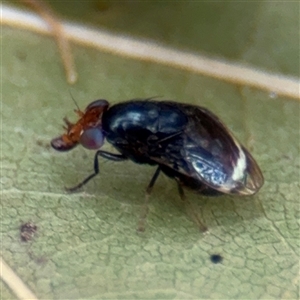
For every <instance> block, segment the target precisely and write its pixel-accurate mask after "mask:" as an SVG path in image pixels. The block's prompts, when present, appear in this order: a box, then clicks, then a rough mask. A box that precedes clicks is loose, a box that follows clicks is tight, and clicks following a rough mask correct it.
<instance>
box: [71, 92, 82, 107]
mask: <svg viewBox="0 0 300 300" xmlns="http://www.w3.org/2000/svg"><path fill="white" fill-rule="evenodd" d="M69 93H70V96H71V98H72V100H73V102H74V103H75V105H76V107H77V109H78V110H79V111H80V108H79V105H78V104H77V102H76V100H75V98H74V97H73V95H72V93H71V90H69Z"/></svg>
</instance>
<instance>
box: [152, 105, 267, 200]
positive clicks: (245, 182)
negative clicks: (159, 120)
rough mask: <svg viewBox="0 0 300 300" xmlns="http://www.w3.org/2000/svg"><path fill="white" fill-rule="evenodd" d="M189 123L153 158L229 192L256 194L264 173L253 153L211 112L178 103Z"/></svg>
mask: <svg viewBox="0 0 300 300" xmlns="http://www.w3.org/2000/svg"><path fill="white" fill-rule="evenodd" d="M178 107H180V109H181V111H182V112H183V113H184V114H185V115H186V116H187V118H188V122H187V124H186V126H185V128H184V130H182V131H181V132H179V133H178V135H177V136H174V137H173V138H172V137H171V138H170V140H169V141H167V140H166V139H165V140H164V142H163V143H166V142H168V144H167V145H166V144H165V145H164V146H163V147H162V145H160V147H162V148H163V149H164V153H162V152H161V154H160V156H155V157H152V156H151V159H153V160H154V161H157V162H158V163H160V164H163V165H166V166H168V167H171V168H173V169H174V170H176V171H178V172H180V173H182V174H184V175H186V176H190V177H191V178H193V179H196V180H199V181H201V182H203V183H204V184H206V185H207V186H209V187H211V188H213V189H215V190H217V191H220V192H222V193H226V194H239V195H253V194H255V193H256V192H257V191H258V190H259V189H260V187H261V186H262V184H263V176H262V173H261V171H260V169H259V167H258V165H257V163H256V162H255V160H254V159H253V157H252V156H251V155H250V153H249V152H248V151H247V150H246V149H245V148H244V147H243V146H242V145H240V143H239V142H238V141H237V140H236V139H235V138H234V137H233V135H232V134H231V133H230V131H229V130H228V128H227V127H226V126H225V125H224V124H223V123H222V122H221V121H220V120H219V119H218V117H216V116H215V115H214V114H212V113H211V112H210V111H208V110H206V109H204V108H201V107H198V106H192V105H185V104H177V108H178Z"/></svg>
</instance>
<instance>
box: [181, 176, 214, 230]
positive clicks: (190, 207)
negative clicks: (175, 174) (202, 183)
mask: <svg viewBox="0 0 300 300" xmlns="http://www.w3.org/2000/svg"><path fill="white" fill-rule="evenodd" d="M176 182H177V187H178V193H179V196H180V199H181V200H182V201H183V202H184V204H185V207H186V210H187V213H188V214H191V215H192V217H193V219H195V221H196V223H197V225H198V226H199V229H200V230H201V231H202V232H205V231H207V230H208V229H207V227H206V226H205V225H204V224H203V223H202V222H201V220H200V219H199V217H198V215H197V214H196V210H195V209H194V207H193V205H192V203H191V202H190V201H189V200H188V199H187V198H186V197H185V194H184V190H183V188H182V184H181V183H180V181H179V180H178V179H176Z"/></svg>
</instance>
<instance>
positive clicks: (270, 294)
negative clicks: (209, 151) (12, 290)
mask: <svg viewBox="0 0 300 300" xmlns="http://www.w3.org/2000/svg"><path fill="white" fill-rule="evenodd" d="M58 3H59V2H53V5H58ZM62 3H64V2H62ZM65 3H66V2H65ZM76 3H77V2H76ZM76 3H75V4H76ZM81 3H82V4H81V5H82V6H80V10H79V11H82V16H81V15H79V13H77V14H76V12H73V14H72V11H73V10H74V11H75V10H76V8H77V9H78V6H79V4H78V3H77V4H78V6H76V5H75V4H74V5H73V6H72V5H71V6H68V7H69V8H70V12H69V11H68V13H70V15H69V18H73V20H76V19H78V21H79V20H80V18H81V17H82V20H83V21H84V20H85V21H86V22H89V23H90V24H91V23H92V24H94V26H98V24H97V23H100V24H101V25H102V24H103V23H105V27H107V28H109V29H113V30H115V31H116V32H125V33H127V34H130V35H133V36H135V37H139V36H143V37H144V38H151V39H155V40H157V41H160V42H164V43H165V44H166V45H169V46H172V47H176V48H177V49H183V48H186V49H189V50H193V51H196V52H199V53H202V52H206V53H208V54H209V55H210V56H211V57H215V56H218V57H220V56H222V57H224V58H228V59H232V60H234V62H241V61H243V60H245V61H246V62H247V64H248V65H249V66H251V65H257V66H259V67H260V68H261V69H270V70H273V71H276V72H278V73H281V74H289V75H294V76H295V75H299V60H297V59H295V58H297V57H298V56H297V55H298V54H297V55H296V54H295V53H296V52H295V49H298V47H299V44H298V41H299V39H298V40H297V39H294V38H293V37H294V34H295V28H294V27H295V24H294V22H295V20H296V19H295V14H296V11H297V10H296V9H297V8H299V4H296V3H285V5H284V6H283V4H280V3H272V2H261V3H252V4H250V3H236V2H234V3H233V2H231V3H228V4H227V3H216V2H215V3H212V4H211V3H200V4H192V3H189V4H187V5H186V6H185V5H183V4H182V3H174V4H172V5H171V4H167V3H166V2H165V3H146V4H144V5H145V6H143V4H140V3H138V4H137V5H136V6H135V5H134V4H129V3H127V4H126V3H121V4H120V3H115V2H109V1H107V2H106V5H107V7H108V8H107V9H106V10H104V11H100V12H98V14H99V15H98V14H97V12H96V11H95V10H94V8H92V11H91V10H89V11H90V16H92V17H90V20H89V21H88V20H87V19H88V17H87V16H88V13H87V11H88V10H87V8H85V7H86V6H85V5H87V3H93V2H87V3H85V4H84V2H83V1H81ZM96 4H97V3H96ZM98 5H99V3H98ZM193 5H194V6H193ZM100 6H101V5H100ZM245 6H246V7H247V9H246V8H245ZM243 7H244V9H243ZM54 8H55V6H54ZM56 10H57V11H58V12H60V13H61V15H64V12H67V10H66V8H59V7H57V8H56ZM279 10H281V12H282V14H281V15H280V16H278V12H279ZM206 12H210V13H207V14H206ZM243 13H244V14H243ZM276 13H277V14H276ZM128 14H129V15H128ZM274 15H276V16H278V18H277V22H276V18H275V17H274ZM154 17H155V18H154ZM97 18H99V19H97ZM95 19H97V20H98V21H95ZM82 20H80V21H82ZM150 20H151V21H150ZM195 20H200V21H201V22H200V21H199V23H197V22H196V21H195ZM130 22H131V23H130ZM270 22H271V23H272V24H273V26H272V27H271V28H270V27H269V26H267V25H268V24H270ZM196 24H199V27H198V26H196ZM264 24H265V25H264ZM103 26H104V25H103ZM143 26H144V27H143ZM273 28H276V30H275V32H274V30H273ZM280 28H282V30H283V31H284V32H289V34H288V35H286V34H282V31H281V30H280ZM190 29H191V30H190ZM199 32H203V35H201V34H199ZM210 32H211V35H210ZM267 36H268V37H269V39H266V37H267ZM271 37H276V38H277V40H276V39H275V38H271ZM73 51H74V56H75V61H76V65H77V70H78V73H79V81H78V83H77V84H76V85H75V86H74V87H71V88H70V86H68V84H67V82H66V80H65V77H64V73H63V68H62V66H61V62H60V57H59V56H58V51H57V49H56V45H55V42H54V41H53V39H52V38H51V37H45V36H42V35H39V34H35V33H32V32H29V31H28V30H20V29H17V28H12V27H4V26H3V28H2V60H1V70H2V75H1V77H2V107H1V117H2V123H1V125H2V128H1V131H2V135H1V154H2V155H1V171H2V174H1V185H2V187H1V191H2V193H1V237H2V238H1V255H2V257H3V259H4V260H5V261H6V263H8V264H9V265H10V266H11V267H12V268H13V269H14V270H15V272H16V273H17V274H18V275H19V277H20V278H21V279H22V280H23V281H24V282H25V283H26V284H27V285H28V287H29V288H30V289H31V290H32V291H33V292H34V293H35V294H36V295H37V297H39V298H40V299H80V298H81V299H82V298H85V299H87V298H88V299H133V298H137V299H297V298H299V293H298V291H299V289H298V270H299V223H298V220H299V167H300V163H299V141H300V140H299V103H298V102H296V101H292V100H291V99H289V98H283V97H276V95H271V96H270V95H269V94H268V93H266V92H263V91H259V90H255V89H252V88H250V87H247V86H243V87H241V86H237V85H234V84H233V83H231V84H229V83H225V82H223V81H220V80H217V79H213V78H210V77H208V76H205V75H199V74H195V73H192V72H189V71H184V70H178V69H175V68H172V67H170V66H164V65H161V64H159V63H149V62H145V61H137V60H134V59H129V58H126V57H122V55H119V56H117V55H114V54H109V53H105V52H101V51H99V50H98V49H96V48H93V47H84V46H79V45H74V47H73ZM297 51H298V50H297ZM297 53H298V52H297ZM288 54H289V55H288ZM263 57H268V60H267V61H266V60H264V59H263ZM291 61H292V62H291ZM70 91H71V92H72V95H73V96H74V98H75V99H76V101H77V102H78V104H79V106H80V107H81V108H84V107H85V106H86V105H87V104H88V103H89V102H91V101H92V100H94V99H98V98H104V99H108V100H109V101H111V103H116V102H119V101H123V100H126V99H132V98H137V97H141V98H144V97H145V98H146V97H151V96H156V95H159V96H161V97H162V98H164V99H174V100H177V101H181V102H186V103H194V104H198V105H201V106H205V107H207V108H209V109H210V110H212V111H213V112H215V113H216V114H217V115H219V116H220V118H221V119H222V120H224V122H225V123H226V124H227V125H228V126H229V127H230V128H231V129H232V131H233V132H234V133H235V135H236V136H237V137H238V138H239V139H240V140H241V141H242V142H243V143H244V144H245V145H246V146H247V148H249V150H250V151H251V153H253V155H254V157H255V158H256V159H257V161H258V163H259V165H260V166H261V168H262V171H263V173H264V176H265V185H264V187H263V188H262V190H261V191H260V192H259V193H258V194H257V195H255V196H253V197H248V198H239V197H228V196H222V197H217V198H208V197H203V196H200V195H197V194H194V193H192V192H188V191H187V197H188V199H189V200H190V202H191V205H192V207H193V210H194V211H195V213H196V214H197V215H199V217H200V218H201V220H203V222H204V223H205V224H206V225H207V226H208V229H209V232H208V233H206V234H203V233H201V232H199V229H198V227H197V225H196V224H195V222H194V221H193V218H192V216H191V215H190V213H189V211H190V210H191V206H188V205H187V207H185V205H183V204H182V203H181V202H180V200H179V196H178V193H177V189H176V185H175V183H174V182H173V181H172V180H170V179H169V178H166V177H164V176H161V177H160V178H159V180H158V182H157V184H156V185H155V187H154V191H153V194H152V195H151V197H150V204H149V213H148V217H147V221H146V231H145V233H143V234H137V232H136V228H137V224H138V221H139V216H140V213H141V211H142V209H143V204H144V191H145V188H146V186H147V184H148V183H149V180H150V178H151V176H152V174H153V172H154V170H153V168H152V167H150V166H143V165H137V164H134V163H132V162H120V163H112V162H107V161H104V160H101V161H100V162H101V174H100V175H99V176H98V177H96V178H95V179H94V180H93V181H91V182H90V183H89V184H87V185H86V186H85V187H84V189H83V192H81V193H77V194H67V193H66V192H65V189H64V187H65V186H72V185H74V184H76V183H78V182H79V181H80V180H82V179H83V178H84V177H85V176H87V175H88V174H90V173H91V172H92V169H93V155H94V153H93V152H91V151H87V150H84V149H83V148H80V147H78V148H76V149H75V150H72V151H71V152H68V153H58V152H55V151H54V150H53V149H51V148H50V146H49V142H50V141H51V139H52V138H53V137H55V136H58V135H60V134H61V133H62V130H63V129H62V127H61V126H62V123H63V122H62V119H63V117H64V116H66V115H67V116H68V117H69V118H70V119H71V120H76V116H75V114H73V112H72V111H73V109H74V108H76V107H75V106H74V103H73V102H72V99H71V97H70V94H69V92H70ZM104 148H105V149H107V150H112V147H111V146H110V145H105V147H104ZM27 221H31V222H34V223H35V224H36V225H37V226H38V230H37V233H36V234H35V236H34V237H33V239H32V240H31V241H29V242H28V243H25V242H21V241H20V232H19V227H20V225H21V224H22V223H23V222H27ZM211 254H220V255H222V257H223V261H222V263H220V264H213V263H212V262H211V261H210V255H211ZM1 288H2V286H1ZM5 293H6V294H5ZM6 295H7V296H6ZM3 297H4V298H3V299H8V298H9V291H8V290H6V289H5V290H4V294H3Z"/></svg>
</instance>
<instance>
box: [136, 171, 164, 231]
mask: <svg viewBox="0 0 300 300" xmlns="http://www.w3.org/2000/svg"><path fill="white" fill-rule="evenodd" d="M159 173H160V167H157V169H156V171H155V173H154V175H153V176H152V179H151V181H150V183H149V185H148V187H147V189H146V194H145V203H144V205H143V208H142V211H141V214H140V219H139V222H138V228H137V231H138V232H144V231H145V223H146V218H147V215H148V211H149V208H148V204H149V196H150V194H151V192H152V189H153V186H154V184H155V181H156V179H157V178H158V176H159Z"/></svg>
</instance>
